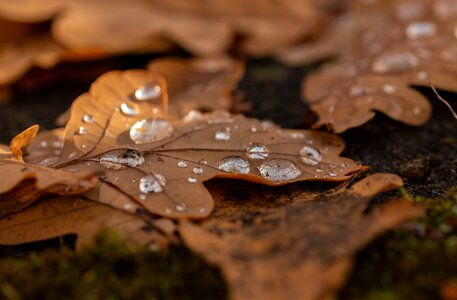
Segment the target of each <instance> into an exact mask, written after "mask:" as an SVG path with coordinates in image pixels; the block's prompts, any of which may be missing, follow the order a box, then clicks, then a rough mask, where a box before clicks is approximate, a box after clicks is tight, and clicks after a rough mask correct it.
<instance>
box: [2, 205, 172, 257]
mask: <svg viewBox="0 0 457 300" xmlns="http://www.w3.org/2000/svg"><path fill="white" fill-rule="evenodd" d="M107 227H109V228H112V229H114V230H116V231H117V232H119V234H121V235H122V236H123V237H124V238H125V239H126V241H127V242H128V243H130V244H133V245H148V244H150V245H151V246H154V247H159V248H161V249H163V248H166V247H167V246H168V244H169V243H170V242H173V241H174V240H175V239H176V238H175V237H173V234H174V230H175V228H174V225H173V223H171V221H169V220H164V219H161V218H153V217H146V216H144V215H141V213H138V214H131V213H128V212H125V211H122V210H118V209H114V208H111V207H109V206H106V205H101V204H98V203H96V202H93V201H89V200H86V199H84V198H80V197H77V196H73V197H60V198H51V199H45V200H42V201H40V202H38V203H36V204H35V205H33V206H32V207H30V208H28V209H27V210H25V211H22V212H20V213H16V214H12V215H9V216H7V217H5V218H2V219H0V244H2V245H16V244H21V243H29V242H35V241H42V240H47V239H51V238H56V237H61V236H64V235H67V234H76V235H77V239H76V248H77V249H81V247H83V246H84V245H87V244H88V243H90V242H92V241H93V238H94V236H95V235H96V234H97V233H98V232H99V231H100V230H101V229H104V228H107Z"/></svg>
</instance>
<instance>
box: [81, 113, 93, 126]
mask: <svg viewBox="0 0 457 300" xmlns="http://www.w3.org/2000/svg"><path fill="white" fill-rule="evenodd" d="M94 121H95V119H94V117H93V116H91V115H84V116H83V122H84V123H87V124H89V123H94Z"/></svg>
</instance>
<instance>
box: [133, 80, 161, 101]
mask: <svg viewBox="0 0 457 300" xmlns="http://www.w3.org/2000/svg"><path fill="white" fill-rule="evenodd" d="M161 94H162V87H161V86H160V84H159V83H158V82H154V83H148V84H145V85H142V86H140V87H139V88H137V89H136V91H135V93H134V96H135V100H138V101H149V100H153V99H155V98H157V97H159V96H160V95H161Z"/></svg>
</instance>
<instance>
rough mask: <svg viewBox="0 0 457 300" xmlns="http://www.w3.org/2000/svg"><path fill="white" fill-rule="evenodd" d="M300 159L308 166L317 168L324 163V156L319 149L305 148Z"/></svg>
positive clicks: (301, 150) (302, 149)
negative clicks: (320, 163)
mask: <svg viewBox="0 0 457 300" xmlns="http://www.w3.org/2000/svg"><path fill="white" fill-rule="evenodd" d="M299 153H300V159H301V161H302V162H304V163H305V164H307V165H310V166H315V165H317V164H318V163H319V162H321V161H322V155H321V154H320V153H319V151H318V150H317V149H314V148H313V147H309V146H305V147H303V148H301V149H300V152H299Z"/></svg>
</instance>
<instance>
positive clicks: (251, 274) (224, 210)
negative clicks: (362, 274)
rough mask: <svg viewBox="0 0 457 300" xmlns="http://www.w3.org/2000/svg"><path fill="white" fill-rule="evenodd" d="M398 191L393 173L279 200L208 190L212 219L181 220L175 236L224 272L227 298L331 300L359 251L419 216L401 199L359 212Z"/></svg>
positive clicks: (419, 211)
mask: <svg viewBox="0 0 457 300" xmlns="http://www.w3.org/2000/svg"><path fill="white" fill-rule="evenodd" d="M401 185H402V181H401V179H400V178H399V177H398V176H396V175H392V174H374V175H371V176H370V177H368V178H365V179H363V180H361V181H359V182H357V183H356V184H355V185H354V186H353V187H352V188H349V189H347V188H344V187H343V188H339V189H337V190H335V191H333V192H331V193H328V194H322V193H321V192H320V191H316V190H312V189H310V190H308V191H303V189H300V190H299V191H296V192H292V193H290V194H289V195H288V196H287V197H282V198H278V197H274V196H273V197H272V196H271V194H268V192H266V193H265V192H260V195H259V192H258V191H256V192H255V193H253V192H249V189H246V187H242V188H237V187H236V186H234V187H233V189H231V190H230V191H229V190H227V189H226V183H224V184H222V185H219V186H217V185H215V186H213V189H214V190H219V191H222V192H215V194H216V195H219V197H217V198H216V199H215V200H216V207H215V209H214V213H213V215H211V216H210V217H209V218H208V219H206V220H204V221H202V222H200V223H198V224H192V223H189V222H187V221H183V222H181V223H180V226H179V232H180V235H181V237H182V238H183V240H184V241H185V243H186V244H187V245H188V246H189V247H190V248H191V249H193V250H195V251H196V252H197V253H199V254H201V255H202V256H204V257H206V258H207V259H208V261H210V262H212V263H214V264H216V265H218V266H219V267H220V268H221V269H222V272H223V274H224V276H225V277H226V279H227V281H228V285H229V290H230V291H231V296H232V298H233V299H307V300H308V299H309V300H314V299H316V300H317V299H334V297H335V294H336V291H337V290H338V289H339V288H340V287H341V286H342V285H343V284H344V282H345V278H346V275H347V273H348V271H349V269H350V267H351V264H352V257H353V256H354V254H355V252H356V251H357V250H358V249H360V248H361V247H363V246H364V245H366V244H367V243H368V242H369V241H370V240H372V239H373V238H374V237H375V236H377V235H378V234H380V233H382V232H384V231H386V230H389V229H391V228H393V227H395V226H396V225H398V224H399V223H401V222H404V221H406V220H409V219H412V218H415V217H419V216H421V215H422V213H423V210H422V209H421V208H419V207H417V206H415V205H413V204H412V203H411V202H409V201H407V200H398V201H391V202H388V203H387V204H384V205H382V206H381V207H377V208H376V209H375V210H374V211H373V212H371V213H369V214H365V213H364V211H365V209H366V207H367V204H368V202H369V201H370V200H371V199H372V198H373V197H374V196H375V195H377V194H378V193H380V192H384V191H388V190H391V189H393V188H396V187H399V186H401ZM224 191H225V192H224ZM227 194H228V195H227ZM240 194H242V195H243V199H240V196H239V195H240ZM234 195H235V196H234ZM266 199H268V200H266Z"/></svg>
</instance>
